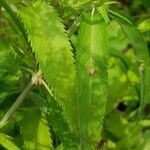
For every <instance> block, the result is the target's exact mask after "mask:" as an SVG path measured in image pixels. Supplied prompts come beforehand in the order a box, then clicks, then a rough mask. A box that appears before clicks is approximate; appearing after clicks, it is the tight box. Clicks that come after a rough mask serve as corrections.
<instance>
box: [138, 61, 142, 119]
mask: <svg viewBox="0 0 150 150" xmlns="http://www.w3.org/2000/svg"><path fill="white" fill-rule="evenodd" d="M139 76H140V107H139V113H138V118H137V120H138V121H139V120H140V119H141V116H142V111H143V105H144V66H143V63H141V65H140V67H139Z"/></svg>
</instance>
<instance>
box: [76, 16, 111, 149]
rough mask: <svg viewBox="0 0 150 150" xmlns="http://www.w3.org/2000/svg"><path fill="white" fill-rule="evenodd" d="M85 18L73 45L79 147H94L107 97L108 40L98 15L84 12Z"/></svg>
mask: <svg viewBox="0 0 150 150" xmlns="http://www.w3.org/2000/svg"><path fill="white" fill-rule="evenodd" d="M86 18H87V19H85V20H83V21H82V23H81V27H80V32H79V38H78V39H79V43H78V48H77V70H78V86H79V120H80V147H81V149H82V150H95V149H96V146H97V143H98V141H99V139H100V131H101V127H102V122H103V118H104V114H105V103H106V101H107V71H106V70H107V50H108V43H107V39H106V24H105V23H104V22H103V21H101V20H99V18H100V16H99V15H89V14H87V16H86ZM87 20H89V21H88V22H87ZM93 22H97V24H96V23H94V24H93Z"/></svg>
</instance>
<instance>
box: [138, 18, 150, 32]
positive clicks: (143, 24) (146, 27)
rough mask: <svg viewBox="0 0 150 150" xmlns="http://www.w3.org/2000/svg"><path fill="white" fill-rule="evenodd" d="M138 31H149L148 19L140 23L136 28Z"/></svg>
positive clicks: (149, 23)
mask: <svg viewBox="0 0 150 150" xmlns="http://www.w3.org/2000/svg"><path fill="white" fill-rule="evenodd" d="M138 29H139V30H140V31H142V32H147V31H150V18H148V19H145V20H144V21H143V22H141V23H140V24H139V26H138Z"/></svg>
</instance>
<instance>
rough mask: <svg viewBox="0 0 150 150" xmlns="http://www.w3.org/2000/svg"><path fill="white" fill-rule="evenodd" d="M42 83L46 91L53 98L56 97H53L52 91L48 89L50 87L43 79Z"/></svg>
mask: <svg viewBox="0 0 150 150" xmlns="http://www.w3.org/2000/svg"><path fill="white" fill-rule="evenodd" d="M41 83H42V84H43V85H44V87H45V88H46V90H47V91H48V93H49V94H50V95H51V96H52V97H54V95H53V93H52V91H51V89H50V88H49V87H48V85H47V84H46V82H45V81H44V80H42V79H41Z"/></svg>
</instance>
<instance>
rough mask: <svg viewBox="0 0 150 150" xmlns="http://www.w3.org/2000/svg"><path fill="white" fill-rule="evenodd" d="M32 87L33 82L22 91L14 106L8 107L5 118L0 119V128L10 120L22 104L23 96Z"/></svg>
mask: <svg viewBox="0 0 150 150" xmlns="http://www.w3.org/2000/svg"><path fill="white" fill-rule="evenodd" d="M33 85H34V82H33V81H31V82H30V83H29V84H28V85H27V86H26V88H25V89H24V91H23V92H22V93H21V94H20V95H19V97H18V98H17V99H16V101H15V102H14V104H13V105H12V106H11V107H10V109H9V110H8V112H7V113H6V114H5V116H4V117H3V118H2V120H1V121H0V128H1V127H3V126H4V125H5V124H6V123H7V122H8V120H9V119H10V117H11V116H12V115H13V114H14V112H15V111H16V109H17V108H18V107H19V106H20V105H21V104H22V102H23V100H24V98H25V96H26V95H27V94H28V92H29V91H30V90H31V88H32V86H33Z"/></svg>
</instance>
